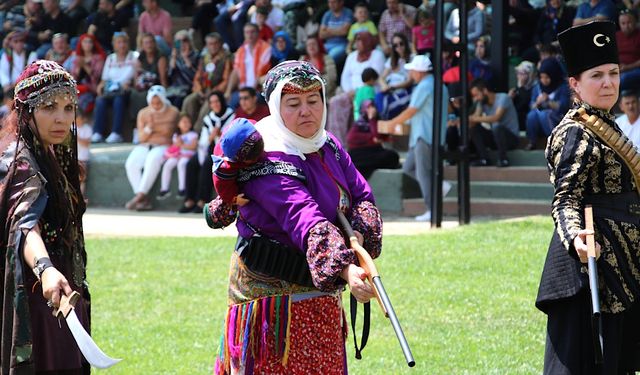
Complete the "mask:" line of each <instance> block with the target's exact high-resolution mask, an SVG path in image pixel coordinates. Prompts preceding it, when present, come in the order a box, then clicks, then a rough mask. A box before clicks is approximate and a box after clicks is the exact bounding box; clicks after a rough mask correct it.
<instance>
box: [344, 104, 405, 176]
mask: <svg viewBox="0 0 640 375" xmlns="http://www.w3.org/2000/svg"><path fill="white" fill-rule="evenodd" d="M347 149H348V151H349V155H350V156H351V161H352V162H353V164H354V165H355V166H356V169H358V171H359V172H360V173H361V174H362V176H364V178H366V179H369V177H371V174H372V173H373V172H374V171H375V170H376V169H380V168H385V169H395V168H398V167H399V166H400V164H399V159H400V156H399V155H398V153H397V152H396V151H394V150H388V149H385V148H384V147H382V140H381V139H380V137H379V135H378V110H377V109H376V106H375V103H374V102H373V101H372V100H365V101H363V102H362V104H361V105H360V113H359V118H358V120H357V121H356V122H355V123H354V124H353V125H352V126H351V127H350V128H349V132H348V133H347Z"/></svg>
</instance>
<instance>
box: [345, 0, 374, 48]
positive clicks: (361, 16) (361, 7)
mask: <svg viewBox="0 0 640 375" xmlns="http://www.w3.org/2000/svg"><path fill="white" fill-rule="evenodd" d="M353 11H354V15H353V16H354V18H355V19H356V22H354V23H353V25H351V27H350V28H349V34H347V40H348V41H349V44H348V45H347V53H349V52H351V51H353V48H354V45H355V39H356V34H357V33H359V32H360V31H368V32H369V33H370V34H371V35H373V36H374V37H375V36H377V35H378V28H376V25H375V24H374V23H373V21H371V20H370V19H369V8H367V4H365V3H358V4H356V6H355V7H354V8H353Z"/></svg>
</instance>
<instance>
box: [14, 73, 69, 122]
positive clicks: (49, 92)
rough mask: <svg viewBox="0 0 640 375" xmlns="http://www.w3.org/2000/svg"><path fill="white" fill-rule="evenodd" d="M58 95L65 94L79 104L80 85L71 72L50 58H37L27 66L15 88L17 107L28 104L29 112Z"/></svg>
mask: <svg viewBox="0 0 640 375" xmlns="http://www.w3.org/2000/svg"><path fill="white" fill-rule="evenodd" d="M58 95H64V96H66V97H68V98H69V100H70V101H71V102H72V103H73V104H77V102H78V87H77V83H76V80H75V79H74V78H73V76H72V75H71V74H69V72H67V71H66V70H64V68H63V67H62V66H60V65H59V64H58V63H56V62H54V61H50V60H37V61H35V62H33V63H31V64H30V65H29V66H27V67H26V68H25V69H24V71H23V72H22V74H20V76H19V77H18V83H17V84H16V87H15V89H14V99H15V102H16V108H18V109H20V107H21V106H26V107H28V111H29V112H33V111H34V110H35V108H37V107H39V106H40V105H42V104H43V103H47V102H50V101H51V100H52V99H53V98H54V97H56V96H58ZM24 109H27V108H24Z"/></svg>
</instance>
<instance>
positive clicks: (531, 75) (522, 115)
mask: <svg viewBox="0 0 640 375" xmlns="http://www.w3.org/2000/svg"><path fill="white" fill-rule="evenodd" d="M515 71H516V87H514V88H512V89H511V90H509V96H510V97H511V100H512V101H513V105H514V106H515V107H516V112H518V125H519V129H520V130H525V129H526V128H527V114H528V113H529V110H531V107H530V105H531V91H532V90H533V86H534V85H535V84H536V83H537V82H538V80H537V74H536V66H535V65H533V63H532V62H530V61H523V62H521V63H520V64H518V66H516V67H515Z"/></svg>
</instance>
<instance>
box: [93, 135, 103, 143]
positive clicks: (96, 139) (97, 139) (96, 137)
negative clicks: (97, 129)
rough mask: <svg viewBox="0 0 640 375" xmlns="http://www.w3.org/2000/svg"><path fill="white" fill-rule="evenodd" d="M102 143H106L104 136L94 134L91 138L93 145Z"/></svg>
mask: <svg viewBox="0 0 640 375" xmlns="http://www.w3.org/2000/svg"><path fill="white" fill-rule="evenodd" d="M102 142H104V138H102V134H100V133H93V135H92V136H91V143H102Z"/></svg>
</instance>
